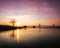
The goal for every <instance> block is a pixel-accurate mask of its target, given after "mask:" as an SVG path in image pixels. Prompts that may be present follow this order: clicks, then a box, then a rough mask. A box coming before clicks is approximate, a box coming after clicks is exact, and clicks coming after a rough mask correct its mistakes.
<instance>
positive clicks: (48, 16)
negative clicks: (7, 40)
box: [0, 0, 60, 26]
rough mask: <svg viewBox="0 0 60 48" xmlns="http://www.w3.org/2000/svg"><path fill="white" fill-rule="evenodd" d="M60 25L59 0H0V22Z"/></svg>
mask: <svg viewBox="0 0 60 48" xmlns="http://www.w3.org/2000/svg"><path fill="white" fill-rule="evenodd" d="M11 19H15V20H16V23H15V24H16V25H18V26H19V25H20V26H21V25H38V24H41V25H52V24H55V25H60V0H0V24H4V25H12V23H11Z"/></svg>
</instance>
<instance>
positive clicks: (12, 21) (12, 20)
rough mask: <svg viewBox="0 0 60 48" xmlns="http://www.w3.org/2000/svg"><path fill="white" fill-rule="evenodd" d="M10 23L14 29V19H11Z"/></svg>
mask: <svg viewBox="0 0 60 48" xmlns="http://www.w3.org/2000/svg"><path fill="white" fill-rule="evenodd" d="M11 23H12V24H13V27H14V24H15V23H16V21H15V19H11Z"/></svg>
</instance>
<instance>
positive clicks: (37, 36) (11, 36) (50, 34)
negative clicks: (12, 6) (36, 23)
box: [0, 28, 60, 45]
mask: <svg viewBox="0 0 60 48" xmlns="http://www.w3.org/2000/svg"><path fill="white" fill-rule="evenodd" d="M54 42H60V28H26V29H16V30H10V31H3V32H1V33H0V45H2V44H5V45H7V44H9V45H10V44H20V45H21V44H25V45H27V44H28V45H30V44H39V43H40V44H44V43H45V44H48V43H54Z"/></svg>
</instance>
